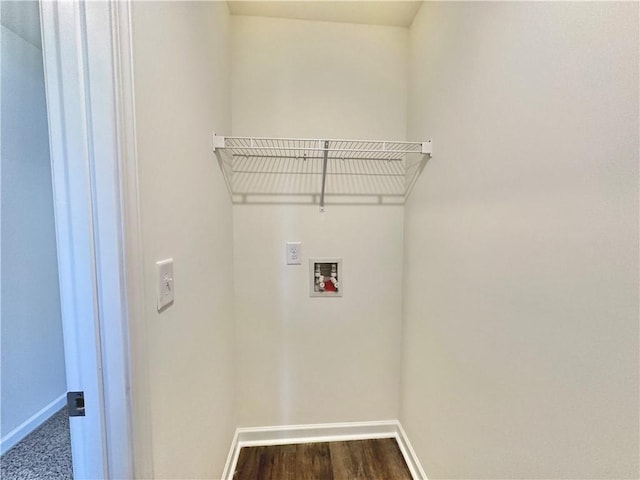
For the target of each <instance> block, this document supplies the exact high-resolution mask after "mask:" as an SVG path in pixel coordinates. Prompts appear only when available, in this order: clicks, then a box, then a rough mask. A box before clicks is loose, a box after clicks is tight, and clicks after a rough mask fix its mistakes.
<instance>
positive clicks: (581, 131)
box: [402, 2, 639, 479]
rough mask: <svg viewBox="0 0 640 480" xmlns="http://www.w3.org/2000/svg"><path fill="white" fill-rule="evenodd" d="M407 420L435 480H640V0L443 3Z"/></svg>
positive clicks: (416, 84)
mask: <svg viewBox="0 0 640 480" xmlns="http://www.w3.org/2000/svg"><path fill="white" fill-rule="evenodd" d="M410 45H411V60H410V61H411V74H410V89H409V97H410V100H411V102H410V104H409V105H410V107H409V136H410V137H422V136H425V135H428V136H430V137H432V138H433V139H434V144H435V152H436V153H435V157H434V158H433V160H431V161H430V162H429V163H428V164H427V167H426V169H425V171H424V172H423V174H422V177H421V179H420V180H419V181H418V184H417V185H416V188H415V190H414V192H413V194H412V197H411V198H410V199H409V203H408V205H407V207H406V220H405V222H406V223H405V247H406V249H405V262H404V267H405V271H404V280H405V281H404V285H405V292H404V295H405V296H404V313H405V322H406V325H405V333H404V338H405V355H404V378H403V389H402V395H403V401H402V422H403V425H404V426H405V428H406V430H407V432H408V434H409V437H410V438H411V440H412V442H413V445H414V447H415V448H416V450H417V452H418V454H419V456H420V458H421V460H422V462H423V464H424V467H425V469H426V471H427V474H428V475H429V478H431V479H436V478H632V477H633V478H637V475H638V420H639V419H638V404H639V403H638V401H639V399H638V373H639V372H638V140H639V139H638V127H639V125H638V53H639V52H638V4H637V3H604V2H603V3H562V4H553V3H475V2H474V3H425V4H424V5H423V7H422V9H421V11H420V12H419V14H418V17H417V19H416V20H415V22H414V24H413V26H412V28H411V43H410Z"/></svg>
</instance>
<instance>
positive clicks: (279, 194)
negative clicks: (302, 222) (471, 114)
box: [213, 135, 431, 210]
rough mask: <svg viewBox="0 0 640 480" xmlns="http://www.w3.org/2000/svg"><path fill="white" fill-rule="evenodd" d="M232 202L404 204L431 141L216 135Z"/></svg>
mask: <svg viewBox="0 0 640 480" xmlns="http://www.w3.org/2000/svg"><path fill="white" fill-rule="evenodd" d="M213 150H214V152H215V153H216V156H217V157H218V161H219V163H220V166H221V168H222V171H223V174H224V177H225V181H226V184H227V188H228V189H229V193H230V195H231V198H232V200H233V202H234V203H282V202H293V203H319V204H320V208H321V210H322V209H323V208H324V205H325V201H328V203H358V204H362V203H372V202H373V203H377V204H402V203H404V201H405V200H406V198H407V196H408V195H409V193H410V191H411V188H412V187H413V184H414V183H415V181H416V180H417V178H418V176H419V175H420V172H421V171H422V169H423V167H424V165H425V163H426V161H427V159H428V158H430V156H431V141H430V140H429V141H427V142H403V141H373V140H328V139H300V138H266V137H221V136H216V135H214V138H213Z"/></svg>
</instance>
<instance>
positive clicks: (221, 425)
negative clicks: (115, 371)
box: [133, 2, 235, 478]
mask: <svg viewBox="0 0 640 480" xmlns="http://www.w3.org/2000/svg"><path fill="white" fill-rule="evenodd" d="M228 29H229V14H228V11H227V6H226V3H224V2H201V3H189V2H170V3H169V2H167V3H165V2H153V3H142V2H141V3H138V2H136V3H134V4H133V32H134V38H133V41H134V58H135V65H134V73H135V92H136V122H137V141H138V156H139V162H140V166H139V175H140V200H141V228H142V237H143V246H142V247H143V251H144V262H145V269H144V276H145V285H146V286H145V295H146V299H147V302H146V312H145V316H144V319H142V321H144V322H145V323H146V329H147V332H148V349H149V368H150V390H151V398H150V399H149V408H150V409H151V416H152V423H153V455H154V470H155V472H154V473H155V478H219V476H220V474H221V472H222V469H223V466H224V461H225V459H226V454H227V452H228V449H229V445H230V443H231V439H232V437H233V432H234V429H235V421H234V417H233V391H234V380H233V358H232V352H233V338H234V337H233V335H234V334H233V321H232V307H233V305H232V300H233V290H232V284H231V282H230V281H229V278H231V276H232V273H233V272H232V263H231V262H232V253H231V250H232V243H231V242H232V225H231V224H232V219H231V205H230V201H229V198H228V194H227V191H226V189H225V186H224V182H223V179H222V176H221V173H220V169H219V168H218V164H217V162H216V159H215V156H214V155H213V153H212V150H211V134H212V132H213V131H229V130H230V128H231V125H230V87H229V81H230V78H229V54H228V34H229V31H228ZM168 257H172V258H173V259H174V262H175V266H174V277H175V303H174V305H173V306H171V307H169V308H168V309H166V310H165V311H163V313H158V312H157V311H156V283H155V275H156V270H155V262H156V261H157V260H161V259H164V258H168Z"/></svg>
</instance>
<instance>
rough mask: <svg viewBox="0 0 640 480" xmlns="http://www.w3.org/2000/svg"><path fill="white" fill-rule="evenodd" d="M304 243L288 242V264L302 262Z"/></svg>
mask: <svg viewBox="0 0 640 480" xmlns="http://www.w3.org/2000/svg"><path fill="white" fill-rule="evenodd" d="M301 257H302V243H301V242H287V265H300V264H302V258H301Z"/></svg>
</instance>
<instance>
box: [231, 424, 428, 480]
mask: <svg viewBox="0 0 640 480" xmlns="http://www.w3.org/2000/svg"><path fill="white" fill-rule="evenodd" d="M374 438H395V439H396V441H397V442H398V446H399V447H400V452H402V456H403V457H404V459H405V461H406V463H407V466H408V467H409V470H410V471H411V475H412V477H413V478H414V479H415V480H428V479H427V476H426V475H425V473H424V470H423V469H422V466H421V465H420V461H419V460H418V458H417V457H416V454H415V452H414V450H413V448H412V447H411V443H409V439H408V438H407V435H406V433H405V432H404V430H403V428H402V425H400V422H399V421H398V420H385V421H379V422H352V423H324V424H319V425H286V426H278V427H255V428H238V429H237V430H236V433H235V435H234V436H233V440H232V442H231V448H230V449H229V455H228V456H227V462H226V464H225V466H224V471H223V473H222V479H223V480H232V478H233V474H234V472H235V469H236V464H237V463H238V456H239V455H240V449H241V448H242V447H257V446H267V445H290V444H294V443H314V442H342V441H348V440H369V439H374Z"/></svg>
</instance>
